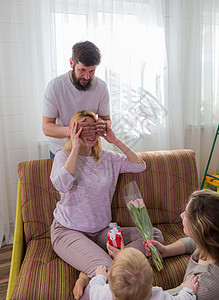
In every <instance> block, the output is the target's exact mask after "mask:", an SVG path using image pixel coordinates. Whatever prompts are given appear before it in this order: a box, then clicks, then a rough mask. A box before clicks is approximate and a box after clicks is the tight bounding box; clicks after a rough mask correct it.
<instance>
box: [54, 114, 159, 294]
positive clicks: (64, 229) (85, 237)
mask: <svg viewBox="0 0 219 300" xmlns="http://www.w3.org/2000/svg"><path fill="white" fill-rule="evenodd" d="M83 122H84V123H86V126H87V124H90V131H86V130H84V133H83V128H84V127H83ZM96 122H97V119H96V116H95V114H94V113H93V112H91V111H80V112H78V113H76V114H74V116H73V117H72V120H71V123H70V137H69V139H68V141H67V143H66V146H65V148H64V149H63V150H62V151H59V152H57V154H56V155H55V159H54V162H53V167H52V171H51V176H50V178H51V181H52V183H53V185H54V187H55V188H56V189H57V190H58V191H59V192H60V194H61V200H60V201H59V202H58V203H57V205H56V208H55V210H54V221H53V223H52V225H51V243H52V247H53V249H54V251H55V252H56V253H57V255H58V256H59V257H61V258H62V259H63V260H64V261H66V262H67V263H68V264H70V265H71V266H73V267H74V268H75V269H77V270H79V271H82V272H83V273H81V274H80V276H79V279H78V281H77V283H76V287H75V289H74V295H75V298H76V299H79V298H80V296H81V295H82V291H83V287H84V286H85V285H86V284H87V283H88V280H87V276H86V275H85V274H87V275H88V277H89V278H90V277H92V276H93V275H94V274H95V269H96V268H97V267H98V266H99V265H104V266H107V267H108V268H110V266H111V264H112V258H111V257H110V255H109V254H108V253H107V248H106V242H107V232H108V230H109V227H108V225H109V223H110V222H111V201H112V197H113V193H114V191H115V187H116V183H117V180H118V176H119V174H120V173H124V172H134V173H137V172H142V171H144V170H145V168H146V167H145V164H144V162H143V160H142V159H141V158H140V157H139V156H138V155H137V154H136V153H135V152H133V151H132V150H131V149H129V148H128V147H127V146H126V145H125V144H123V143H122V141H120V140H119V139H117V138H116V136H115V135H114V133H113V131H112V129H111V128H110V127H109V126H108V124H106V134H105V136H104V138H105V140H106V141H107V142H109V143H112V144H114V145H115V146H116V147H117V148H118V149H119V150H120V151H122V152H123V153H124V155H121V154H118V153H116V152H113V151H107V150H102V149H101V141H100V137H99V136H98V133H97V132H96V130H95V128H96ZM122 230H123V240H124V244H125V246H129V247H134V248H138V249H139V250H140V251H141V252H145V249H144V246H143V245H142V238H141V236H140V234H139V232H138V231H137V229H136V228H134V227H132V228H122ZM154 237H155V239H156V240H159V241H161V242H163V236H162V234H161V232H160V231H159V230H158V229H156V228H154Z"/></svg>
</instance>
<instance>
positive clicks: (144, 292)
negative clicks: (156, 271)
mask: <svg viewBox="0 0 219 300" xmlns="http://www.w3.org/2000/svg"><path fill="white" fill-rule="evenodd" d="M152 284H153V272H152V268H151V266H150V263H149V261H148V259H147V258H146V257H145V255H144V254H143V253H142V252H140V251H139V250H138V249H135V248H132V247H129V248H125V249H123V250H121V251H120V252H119V253H118V254H117V255H116V257H115V259H114V260H113V263H112V266H111V269H110V274H109V285H110V289H111V292H112V295H113V299H114V300H135V299H141V300H148V299H150V297H151V295H152Z"/></svg>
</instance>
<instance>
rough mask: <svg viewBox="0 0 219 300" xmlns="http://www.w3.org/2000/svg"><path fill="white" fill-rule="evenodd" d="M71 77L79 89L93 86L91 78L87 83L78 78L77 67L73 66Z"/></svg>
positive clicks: (83, 89) (82, 89)
mask: <svg viewBox="0 0 219 300" xmlns="http://www.w3.org/2000/svg"><path fill="white" fill-rule="evenodd" d="M71 78H72V83H73V84H74V86H75V87H76V89H78V90H79V91H87V90H89V89H90V87H91V83H92V79H91V78H90V79H89V80H88V82H87V84H86V85H82V84H80V79H77V78H76V76H75V67H73V70H72V72H71Z"/></svg>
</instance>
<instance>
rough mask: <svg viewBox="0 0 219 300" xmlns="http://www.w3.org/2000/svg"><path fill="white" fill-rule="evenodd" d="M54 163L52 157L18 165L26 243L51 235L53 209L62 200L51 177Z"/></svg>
mask: <svg viewBox="0 0 219 300" xmlns="http://www.w3.org/2000/svg"><path fill="white" fill-rule="evenodd" d="M52 163H53V160H52V159H44V160H34V161H25V162H22V163H20V164H19V165H18V175H19V179H20V182H21V199H22V216H23V222H24V233H25V241H26V244H28V242H29V241H31V240H32V239H33V238H44V237H50V232H49V228H50V225H51V224H52V221H53V210H54V209H55V206H56V202H57V201H59V200H60V194H59V192H58V191H56V190H55V189H54V187H53V185H52V183H51V181H50V178H49V177H50V172H51V168H52Z"/></svg>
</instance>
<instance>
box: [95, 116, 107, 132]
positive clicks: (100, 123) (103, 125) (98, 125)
mask: <svg viewBox="0 0 219 300" xmlns="http://www.w3.org/2000/svg"><path fill="white" fill-rule="evenodd" d="M96 128H97V133H98V134H99V135H100V136H104V135H105V134H106V122H104V121H103V120H102V119H101V118H98V120H97V122H96Z"/></svg>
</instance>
